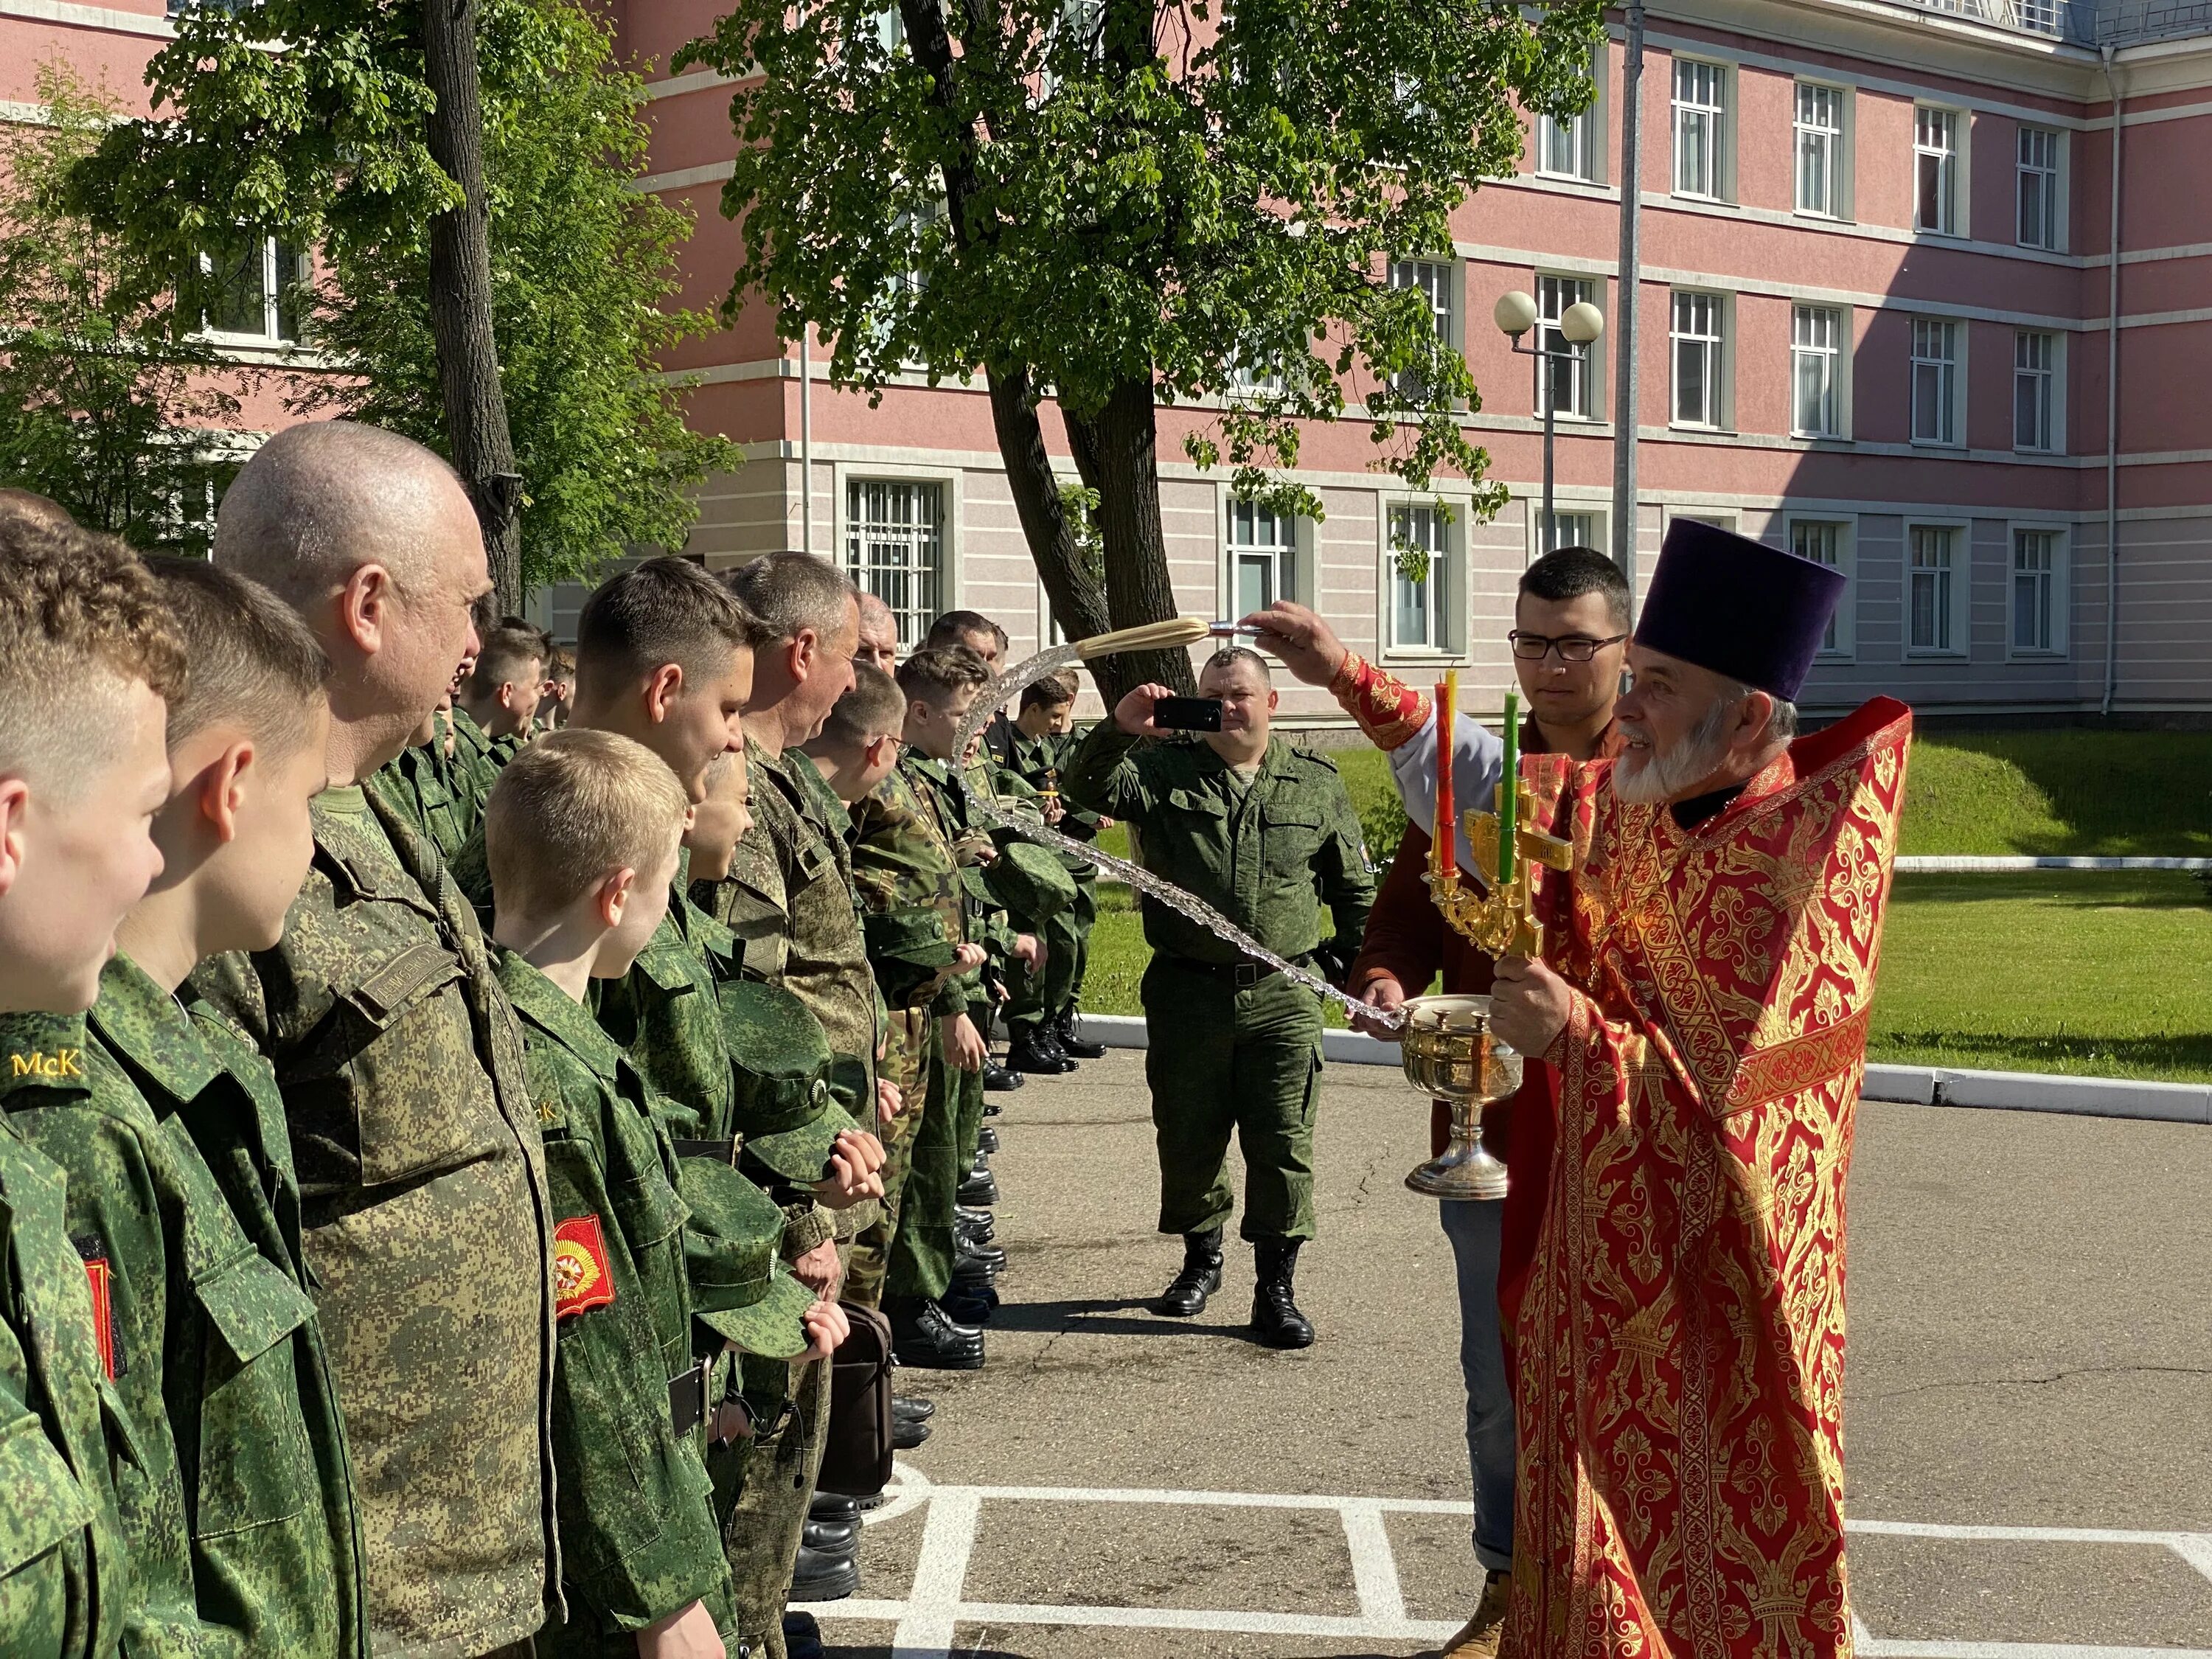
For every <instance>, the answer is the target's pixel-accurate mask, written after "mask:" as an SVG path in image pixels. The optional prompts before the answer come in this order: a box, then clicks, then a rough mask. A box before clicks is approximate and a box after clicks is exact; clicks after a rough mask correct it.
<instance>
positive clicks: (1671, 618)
mask: <svg viewBox="0 0 2212 1659" xmlns="http://www.w3.org/2000/svg"><path fill="white" fill-rule="evenodd" d="M1843 596H1844V573H1843V572H1842V571H1840V570H1838V569H1836V568H1833V567H1832V566H1830V565H1825V564H1816V563H1815V562H1814V561H1812V560H1811V559H1801V558H1799V557H1798V556H1796V554H1795V553H1785V552H1784V551H1783V550H1781V549H1780V548H1778V547H1769V546H1767V545H1766V544H1765V543H1763V542H1754V541H1752V540H1750V539H1748V538H1746V537H1742V536H1739V535H1736V534H1735V533H1734V532H1730V531H1726V530H1722V529H1720V528H1718V527H1717V526H1713V525H1709V524H1700V523H1699V521H1698V520H1695V519H1677V520H1674V523H1672V524H1671V525H1669V526H1667V541H1666V544H1665V545H1664V546H1662V548H1661V549H1660V550H1659V562H1658V564H1657V566H1656V567H1655V568H1653V570H1652V572H1651V589H1650V592H1648V593H1647V594H1645V595H1644V609H1643V611H1642V613H1641V614H1640V615H1639V616H1638V617H1637V620H1636V643H1637V644H1638V645H1640V646H1642V647H1644V649H1645V650H1647V651H1657V652H1662V653H1664V654H1666V655H1667V656H1669V657H1679V658H1680V659H1682V660H1683V661H1684V662H1687V663H1694V664H1696V665H1698V666H1699V668H1706V669H1711V671H1713V672H1714V673H1716V674H1723V675H1726V676H1727V677H1728V678H1729V679H1732V680H1741V682H1742V683H1743V684H1746V685H1750V686H1756V687H1757V688H1758V689H1759V690H1761V691H1765V692H1769V693H1771V695H1773V696H1778V697H1781V698H1783V699H1784V700H1786V701H1789V702H1795V701H1796V697H1797V691H1798V688H1799V687H1801V686H1802V685H1803V684H1805V676H1806V674H1807V673H1808V672H1809V671H1811V669H1812V666H1813V658H1814V653H1817V652H1818V651H1819V650H1820V641H1821V638H1822V637H1823V636H1824V635H1826V633H1827V631H1828V618H1829V617H1832V616H1833V615H1834V614H1835V610H1836V604H1837V601H1838V600H1839V599H1842V598H1843Z"/></svg>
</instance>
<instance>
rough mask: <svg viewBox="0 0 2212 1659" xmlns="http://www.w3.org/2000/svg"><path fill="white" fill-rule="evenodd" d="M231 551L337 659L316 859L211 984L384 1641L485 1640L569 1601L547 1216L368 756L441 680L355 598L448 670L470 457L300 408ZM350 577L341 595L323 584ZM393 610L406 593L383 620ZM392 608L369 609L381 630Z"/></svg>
mask: <svg viewBox="0 0 2212 1659" xmlns="http://www.w3.org/2000/svg"><path fill="white" fill-rule="evenodd" d="M215 557H216V563H217V564H218V565H219V566H222V567H224V568H233V569H236V570H238V571H240V574H246V575H249V576H253V577H256V578H257V579H259V580H263V581H264V582H265V583H266V584H267V585H268V586H271V587H272V588H274V589H276V592H278V594H279V596H280V597H282V598H283V599H286V600H288V601H289V603H290V604H291V605H293V606H294V608H295V610H300V611H302V612H303V613H304V614H305V615H306V617H307V620H308V622H309V625H310V626H311V627H313V628H315V629H317V632H318V637H319V641H320V642H321V644H322V646H323V648H324V649H325V652H327V653H329V655H330V657H331V663H332V678H331V688H332V702H333V704H334V705H335V706H336V707H338V708H343V709H345V710H346V711H347V714H346V718H344V719H343V720H337V721H335V722H334V723H333V726H332V728H331V741H330V745H329V754H330V757H331V759H330V770H331V775H332V776H333V777H334V778H335V779H336V780H337V781H338V783H339V786H340V787H334V788H332V789H331V790H329V791H327V792H326V793H324V794H323V795H321V796H320V797H319V798H318V799H317V800H316V802H315V805H314V840H315V849H314V859H313V866H312V867H311V869H310V871H309V873H308V877H307V885H306V886H305V888H304V889H303V890H301V895H300V897H299V899H298V900H297V901H296V902H295V904H294V905H293V908H292V912H291V915H290V916H289V918H288V921H287V924H286V927H285V930H284V936H283V940H282V942H281V943H279V944H278V945H276V947H275V948H274V949H271V950H266V951H258V952H256V953H254V954H253V955H252V956H251V957H246V956H242V955H232V956H228V957H219V958H217V959H216V960H215V961H213V962H210V963H204V964H202V966H201V967H200V969H198V970H197V971H196V972H195V974H194V975H193V976H192V983H193V986H194V988H195V989H196V990H197V991H198V992H199V993H200V994H202V995H203V996H204V998H205V999H206V1000H207V1001H208V1002H209V1003H210V1004H211V1005H212V1006H215V1007H216V1008H217V1009H219V1010H220V1011H221V1012H222V1013H223V1014H224V1015H225V1016H226V1017H227V1018H228V1019H229V1020H230V1021H231V1022H232V1023H233V1024H235V1025H237V1026H238V1027H239V1028H240V1029H241V1030H244V1031H245V1032H246V1034H247V1035H248V1036H249V1037H250V1038H251V1040H252V1042H253V1043H254V1044H255V1046H256V1047H257V1048H259V1049H260V1050H261V1052H262V1053H263V1054H264V1055H266V1056H267V1057H268V1058H269V1060H270V1061H271V1062H272V1063H273V1065H274V1066H275V1067H276V1080H277V1085H278V1087H279V1089H280V1090H281V1091H283V1100H284V1109H285V1115H286V1117H287V1119H288V1121H289V1128H290V1132H291V1140H292V1152H293V1157H294V1160H295V1165H296V1167H297V1170H298V1174H299V1180H300V1189H301V1208H302V1214H301V1223H302V1226H303V1229H304V1231H305V1235H306V1245H307V1257H308V1261H309V1263H310V1265H311V1267H312V1268H313V1280H312V1282H313V1285H314V1286H315V1292H316V1298H317V1304H318V1306H319V1310H320V1312H321V1315H322V1322H323V1328H324V1334H325V1340H327V1341H328V1343H329V1345H330V1352H331V1358H332V1360H333V1362H334V1363H335V1364H336V1366H337V1375H338V1382H339V1388H340V1392H341V1396H342V1398H343V1401H344V1405H345V1413H346V1429H347V1435H348V1439H349V1444H350V1447H351V1450H352V1455H353V1462H354V1467H355V1473H356V1480H357V1489H358V1492H359V1494H360V1502H361V1508H362V1533H363V1538H364V1541H365V1545H366V1549H367V1558H368V1607H369V1623H370V1635H371V1639H372V1642H373V1644H374V1646H376V1647H377V1648H379V1649H386V1648H389V1649H392V1650H430V1651H436V1652H439V1653H442V1654H449V1655H456V1656H472V1655H481V1654H485V1653H489V1652H492V1651H495V1650H503V1649H506V1648H508V1647H512V1646H513V1645H514V1644H520V1643H521V1642H523V1641H525V1640H526V1638H528V1637H529V1636H530V1634H531V1633H532V1632H533V1631H535V1630H536V1629H537V1628H538V1626H539V1625H540V1624H541V1623H542V1622H543V1621H544V1610H545V1608H546V1607H547V1606H548V1605H549V1604H557V1603H556V1596H557V1589H558V1582H559V1581H558V1577H557V1571H558V1561H559V1554H558V1543H557V1540H556V1534H555V1522H554V1513H553V1482H552V1479H551V1474H552V1469H551V1460H550V1432H551V1414H550V1413H551V1399H552V1370H553V1295H552V1278H551V1261H552V1243H553V1241H552V1220H551V1218H550V1212H549V1208H548V1200H547V1194H546V1188H545V1176H544V1158H543V1149H542V1147H541V1146H540V1143H539V1139H538V1120H537V1113H536V1110H535V1109H534V1108H533V1107H532V1103H531V1100H530V1096H529V1088H528V1084H527V1081H526V1077H525V1075H524V1072H523V1062H522V1043H521V1038H520V1032H519V1031H518V1030H517V1027H516V1024H515V1019H514V1012H513V1007H512V1006H510V1004H509V1003H508V1001H507V994H506V993H505V991H504V990H502V989H501V987H500V984H499V981H498V978H497V976H496V975H495V972H494V969H493V965H492V963H491V959H490V957H489V953H488V951H486V948H485V945H484V942H483V936H482V934H481V933H479V931H478V929H477V922H476V918H475V916H474V915H472V914H471V912H470V910H469V908H468V907H467V905H466V904H465V902H463V901H462V899H461V897H460V896H459V893H458V892H457V891H456V890H454V888H453V884H452V882H451V881H450V879H449V878H447V874H446V870H445V866H444V864H443V863H442V861H441V860H440V859H439V857H438V855H437V853H436V851H435V848H432V847H431V846H430V845H428V843H427V842H423V841H422V840H420V839H419V838H418V837H417V836H416V834H415V833H414V832H413V831H412V830H411V829H410V828H409V827H408V826H407V824H406V823H405V822H404V820H403V818H402V817H400V815H399V814H398V813H397V812H395V811H392V809H391V808H390V807H389V806H388V805H386V804H385V803H384V802H383V801H382V800H381V799H380V798H379V797H378V796H376V795H374V794H370V793H364V792H363V790H362V787H361V785H360V784H359V783H358V782H357V781H352V780H356V779H358V778H361V777H363V776H366V775H368V773H369V772H371V771H373V770H374V769H375V767H376V766H377V765H379V764H380V763H382V762H383V761H384V760H386V759H388V758H389V757H391V756H392V754H393V753H395V752H396V751H397V750H398V747H399V746H400V745H401V744H404V741H405V739H406V735H407V733H408V732H410V731H412V730H413V729H414V728H415V727H416V725H417V724H418V723H419V722H420V720H422V715H423V714H424V712H425V711H426V710H427V709H428V708H430V707H431V706H432V705H433V704H434V703H435V700H436V697H437V696H438V694H439V691H440V690H441V684H442V678H440V679H439V680H436V681H434V682H433V683H431V684H406V683H401V682H398V681H396V680H395V678H394V677H393V675H392V672H391V671H390V670H389V669H388V668H384V669H380V671H377V672H372V671H371V664H370V660H369V655H368V653H364V652H363V651H362V649H361V647H359V645H358V644H357V643H356V639H357V637H358V633H359V630H357V629H356V628H355V627H353V626H351V625H350V622H351V617H350V614H349V611H348V610H347V607H349V606H352V605H356V604H357V603H358V602H359V600H360V597H361V594H362V584H361V583H360V582H359V581H357V580H356V575H357V573H359V572H360V571H361V570H362V568H363V567H365V566H368V565H370V564H378V565H380V566H381V567H383V568H387V569H390V570H392V572H393V576H394V579H395V580H398V581H400V582H401V583H402V584H403V586H405V587H406V589H407V591H408V592H409V593H410V596H412V597H411V598H410V603H409V605H407V606H405V607H404V608H403V609H402V610H400V611H397V612H395V613H392V615H393V616H394V617H398V618H403V619H404V625H405V626H407V627H408V628H410V629H422V631H423V637H422V638H420V639H412V640H410V641H409V647H410V648H409V650H408V651H407V653H406V654H405V656H404V659H399V658H395V661H398V660H404V661H405V662H408V663H410V664H422V665H424V667H423V669H422V674H423V675H424V676H425V677H426V678H427V677H428V675H430V674H434V673H435V674H438V675H440V676H441V677H442V675H443V673H444V671H443V670H441V669H439V668H437V667H436V665H437V664H439V663H440V662H441V661H452V660H458V659H459V658H460V657H461V656H462V655H463V654H465V652H464V647H468V646H470V645H471V644H472V641H471V638H470V622H469V613H468V606H469V603H470V601H471V600H472V599H474V598H475V597H476V596H477V594H478V593H479V592H485V591H487V590H488V588H489V577H488V576H487V575H486V574H485V569H484V555H483V538H482V536H481V533H480V532H479V531H478V529H477V521H476V513H475V509H474V507H472V506H471V502H470V500H469V496H468V494H467V492H466V491H465V489H463V488H462V487H461V484H460V482H459V479H457V478H456V477H454V476H453V472H452V471H451V469H450V468H448V467H447V465H446V464H445V463H444V462H443V461H441V460H440V459H438V458H437V457H435V455H432V454H431V453H429V452H428V450H426V449H423V448H422V447H420V446H419V445H416V444H414V443H412V442H411V441H409V440H407V439H404V438H402V437H399V436H398V435H396V434H392V433H388V432H384V431H380V430H378V429H376V428H368V427H362V426H356V425H354V424H352V423H350V422H335V421H326V422H307V423H306V424H304V425H301V426H297V427H293V428H288V429H287V430H285V431H283V432H281V433H279V434H277V435H276V436H275V437H274V438H272V439H270V441H269V442H268V443H267V444H265V445H264V446H263V447H262V448H261V449H260V450H259V451H258V452H257V453H255V455H254V457H253V459H252V460H250V461H248V462H247V463H246V466H245V468H244V469H243V471H240V474H239V477H238V480H237V482H236V483H234V484H233V485H232V486H231V489H230V491H229V493H228V495H226V496H225V497H224V498H223V502H222V509H221V512H220V513H219V515H218V517H217V520H216V543H215ZM334 594H335V595H339V596H340V597H339V598H338V599H332V598H331V596H332V595H334ZM391 625H393V624H392V623H389V622H388V623H387V631H388V629H389V627H390V626H391ZM373 636H374V635H372V637H373Z"/></svg>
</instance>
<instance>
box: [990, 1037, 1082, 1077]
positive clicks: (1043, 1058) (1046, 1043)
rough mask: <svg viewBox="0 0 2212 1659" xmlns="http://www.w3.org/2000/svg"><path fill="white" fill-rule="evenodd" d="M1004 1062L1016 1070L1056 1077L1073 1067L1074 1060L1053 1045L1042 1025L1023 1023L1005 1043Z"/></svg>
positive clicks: (1071, 1069) (1070, 1070)
mask: <svg viewBox="0 0 2212 1659" xmlns="http://www.w3.org/2000/svg"><path fill="white" fill-rule="evenodd" d="M1006 1064H1007V1065H1009V1066H1012V1067H1013V1068H1014V1069H1015V1070H1016V1071H1018V1072H1023V1073H1029V1072H1035V1073H1037V1074H1038V1075H1040V1076H1042V1077H1058V1076H1060V1074H1062V1073H1066V1072H1072V1071H1073V1070H1074V1069H1075V1062H1074V1061H1073V1060H1070V1059H1069V1058H1068V1057H1067V1056H1066V1054H1062V1053H1060V1050H1059V1049H1057V1048H1054V1047H1053V1044H1052V1037H1051V1036H1050V1034H1049V1033H1048V1032H1047V1031H1046V1030H1045V1028H1044V1027H1043V1026H1042V1025H1024V1026H1023V1027H1022V1028H1021V1030H1018V1031H1017V1032H1015V1033H1014V1036H1013V1041H1012V1042H1011V1043H1010V1044H1008V1045H1007V1048H1006Z"/></svg>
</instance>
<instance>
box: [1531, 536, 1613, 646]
mask: <svg viewBox="0 0 2212 1659" xmlns="http://www.w3.org/2000/svg"><path fill="white" fill-rule="evenodd" d="M1521 591H1522V592H1523V593H1526V594H1527V595H1528V597H1529V598H1530V599H1548V600H1549V601H1551V602H1552V603H1553V605H1563V604H1565V602H1566V601H1567V600H1569V599H1580V598H1582V596H1583V594H1585V593H1602V594H1604V595H1605V614H1606V616H1607V619H1608V620H1610V621H1611V623H1613V626H1614V627H1615V628H1626V627H1627V626H1628V578H1627V577H1626V576H1624V575H1622V574H1620V566H1619V565H1617V564H1615V563H1614V562H1613V561H1612V560H1611V559H1608V558H1607V557H1606V556H1605V555H1604V554H1602V553H1601V552H1599V551H1598V550H1596V549H1595V548H1594V547H1559V548H1554V549H1553V550H1552V551H1550V552H1549V553H1547V554H1546V555H1544V556H1543V557H1542V558H1541V559H1539V560H1537V561H1536V562H1535V563H1534V564H1532V565H1530V566H1529V567H1528V568H1527V569H1526V570H1524V571H1522V573H1521Z"/></svg>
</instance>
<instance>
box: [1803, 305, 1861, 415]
mask: <svg viewBox="0 0 2212 1659" xmlns="http://www.w3.org/2000/svg"><path fill="white" fill-rule="evenodd" d="M1823 323H1825V325H1826V329H1827V331H1828V334H1829V337H1828V339H1827V342H1826V344H1822V343H1820V342H1818V341H1817V340H1814V339H1813V338H1810V337H1809V336H1811V335H1814V334H1817V333H1819V332H1820V328H1821V326H1822V324H1823ZM1808 325H1809V326H1808ZM1814 356H1818V357H1825V358H1826V360H1827V364H1826V369H1827V380H1828V395H1827V403H1828V405H1829V411H1828V417H1827V420H1826V424H1824V425H1821V426H1819V427H1814V426H1808V425H1806V424H1804V423H1803V422H1801V421H1799V419H1798V418H1797V416H1798V406H1797V390H1798V384H1799V380H1800V379H1801V378H1802V369H1801V367H1800V364H1801V360H1802V359H1804V358H1807V357H1814ZM1850 435H1851V313H1850V312H1849V311H1847V310H1845V309H1844V307H1841V306H1815V305H1795V306H1792V307H1790V436H1791V437H1793V438H1848V437H1850Z"/></svg>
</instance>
